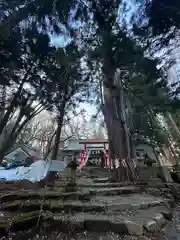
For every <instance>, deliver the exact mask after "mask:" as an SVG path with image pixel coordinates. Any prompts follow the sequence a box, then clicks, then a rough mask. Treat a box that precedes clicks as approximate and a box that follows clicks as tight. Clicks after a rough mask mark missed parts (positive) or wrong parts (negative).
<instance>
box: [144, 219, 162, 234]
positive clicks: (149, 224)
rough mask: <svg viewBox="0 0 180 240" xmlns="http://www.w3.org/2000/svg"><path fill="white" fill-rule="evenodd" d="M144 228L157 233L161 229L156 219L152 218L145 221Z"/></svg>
mask: <svg viewBox="0 0 180 240" xmlns="http://www.w3.org/2000/svg"><path fill="white" fill-rule="evenodd" d="M144 228H145V229H146V230H147V231H148V232H151V233H155V232H158V231H159V230H160V228H159V226H158V224H157V222H156V220H152V219H148V220H146V221H145V223H144Z"/></svg>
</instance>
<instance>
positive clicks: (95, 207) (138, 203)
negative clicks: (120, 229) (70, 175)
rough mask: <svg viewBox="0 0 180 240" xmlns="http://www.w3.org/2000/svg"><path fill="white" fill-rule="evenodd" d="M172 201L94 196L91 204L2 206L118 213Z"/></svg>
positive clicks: (26, 202) (16, 203)
mask: <svg viewBox="0 0 180 240" xmlns="http://www.w3.org/2000/svg"><path fill="white" fill-rule="evenodd" d="M170 204H171V200H169V199H163V198H160V197H153V196H151V195H148V194H143V195H141V194H131V195H125V196H116V197H113V196H102V195H101V196H98V195H97V196H94V197H92V199H91V201H89V202H82V201H75V200H66V201H62V200H45V201H41V200H24V201H14V202H8V203H2V204H1V208H0V209H1V211H9V212H15V211H19V210H21V212H28V211H36V210H40V209H43V210H49V211H51V212H61V211H64V212H116V211H122V212H123V211H125V210H138V209H147V208H150V207H154V206H160V205H164V206H167V207H169V206H170Z"/></svg>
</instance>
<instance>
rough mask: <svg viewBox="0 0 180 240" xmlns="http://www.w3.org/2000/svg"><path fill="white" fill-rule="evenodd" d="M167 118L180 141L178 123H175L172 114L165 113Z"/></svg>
mask: <svg viewBox="0 0 180 240" xmlns="http://www.w3.org/2000/svg"><path fill="white" fill-rule="evenodd" d="M165 116H166V118H167V121H168V123H169V124H170V126H171V127H172V128H173V129H174V131H175V133H176V135H177V137H178V139H179V140H180V130H179V128H178V126H177V125H176V123H175V121H174V119H173V117H172V115H171V113H170V112H166V113H165Z"/></svg>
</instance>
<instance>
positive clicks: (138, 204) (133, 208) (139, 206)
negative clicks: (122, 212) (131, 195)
mask: <svg viewBox="0 0 180 240" xmlns="http://www.w3.org/2000/svg"><path fill="white" fill-rule="evenodd" d="M141 207H142V205H141V203H131V209H132V210H138V209H140V208H141Z"/></svg>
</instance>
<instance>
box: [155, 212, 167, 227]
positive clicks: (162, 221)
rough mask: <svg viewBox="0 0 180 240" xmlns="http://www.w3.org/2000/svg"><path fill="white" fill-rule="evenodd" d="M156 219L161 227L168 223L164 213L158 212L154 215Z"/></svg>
mask: <svg viewBox="0 0 180 240" xmlns="http://www.w3.org/2000/svg"><path fill="white" fill-rule="evenodd" d="M153 219H154V220H156V222H157V224H158V225H159V227H162V226H164V225H165V224H166V220H165V218H164V216H163V214H162V213H157V214H156V215H155V216H154V217H153Z"/></svg>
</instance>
